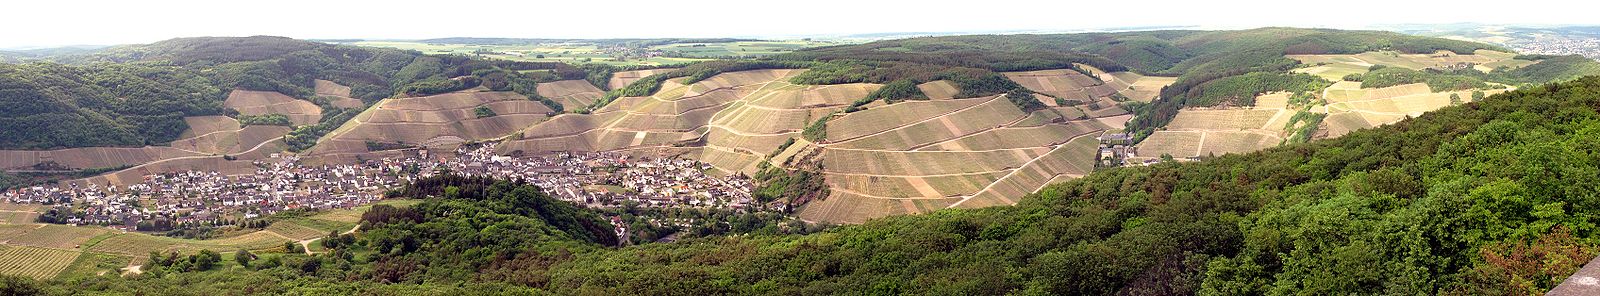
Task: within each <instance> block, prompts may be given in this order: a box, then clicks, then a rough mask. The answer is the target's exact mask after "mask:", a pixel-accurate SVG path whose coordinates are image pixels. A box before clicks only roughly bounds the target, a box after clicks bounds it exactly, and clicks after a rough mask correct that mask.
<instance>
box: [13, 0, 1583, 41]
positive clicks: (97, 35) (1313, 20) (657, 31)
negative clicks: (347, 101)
mask: <svg viewBox="0 0 1600 296" xmlns="http://www.w3.org/2000/svg"><path fill="white" fill-rule="evenodd" d="M7 2H9V3H4V4H0V9H3V10H4V11H5V13H4V14H3V16H0V27H4V28H5V29H4V30H0V48H11V47H26V46H59V45H74V44H127V43H148V42H153V41H159V40H163V39H168V38H173V37H193V36H249V35H278V36H288V37H295V38H368V39H379V38H392V39H419V38H436V37H459V36H469V37H525V38H540V37H548V38H623V37H775V36H800V35H835V34H855V33H876V32H950V31H964V32H971V31H1005V30H1072V29H1093V28H1108V27H1126V26H1172V25H1194V26H1203V27H1207V28H1246V27H1258V26H1296V27H1334V28H1361V27H1364V26H1366V25H1370V24H1396V23H1457V22H1480V23H1515V24H1595V23H1600V17H1596V16H1595V15H1596V12H1597V11H1600V10H1597V8H1600V4H1597V3H1600V2H1595V1H1570V2H1572V3H1563V1H1545V0H1526V1H1512V2H1510V3H1502V4H1496V5H1480V4H1472V3H1471V2H1470V1H1404V0H1386V1H1368V0H1333V1H1293V0H1288V1H1203V0H1182V1H1167V0H1137V1H1124V0H1095V1H1072V0H1055V1H1016V0H967V1H872V0H784V1H754V0H746V1H736V0H711V1H694V0H654V1H632V0H626V1H623V0H613V1H597V0H565V1H497V0H478V1H451V0H430V1H339V0H273V1H225V0H216V1H84V0H48V1H16V2H13V1H7ZM1284 2H1292V3H1294V4H1284ZM456 3H459V4H456Z"/></svg>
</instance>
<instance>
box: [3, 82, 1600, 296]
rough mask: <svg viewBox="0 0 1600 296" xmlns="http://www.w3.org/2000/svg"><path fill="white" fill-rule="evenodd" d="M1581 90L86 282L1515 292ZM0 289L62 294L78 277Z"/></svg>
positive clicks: (527, 221)
mask: <svg viewBox="0 0 1600 296" xmlns="http://www.w3.org/2000/svg"><path fill="white" fill-rule="evenodd" d="M1596 93H1600V78H1596V77H1588V78H1582V79H1578V80H1576V81H1572V82H1565V83H1555V84H1549V85H1542V86H1536V87H1525V88H1521V89H1518V90H1515V91H1510V92H1507V93H1504V94H1497V95H1492V96H1489V97H1487V98H1485V99H1483V100H1479V101H1475V102H1471V103H1467V104H1464V105H1460V106H1451V107H1444V108H1441V109H1439V110H1436V111H1434V112H1428V113H1426V114H1424V115H1422V116H1419V117H1416V118H1411V119H1406V120H1402V121H1400V122H1398V123H1395V124H1391V125H1387V126H1383V127H1377V128H1371V129H1365V130H1359V131H1353V132H1351V133H1349V134H1347V135H1345V136H1342V137H1339V138H1335V139H1324V140H1316V141H1312V142H1308V143H1296V144H1290V145H1287V146H1284V147H1275V148H1269V149H1265V150H1261V151H1257V152H1252V153H1243V154H1231V155H1224V156H1219V157H1216V158H1212V159H1207V160H1204V161H1199V162H1176V161H1167V162H1162V163H1158V164H1155V165H1151V166H1140V167H1126V168H1117V169H1110V170H1105V171H1100V172H1095V173H1093V174H1089V175H1086V176H1084V177H1082V178H1078V179H1074V180H1068V181H1064V182H1061V183H1058V184H1053V185H1048V186H1046V187H1045V188H1044V189H1042V190H1040V191H1039V192H1037V193H1033V194H1028V195H1026V196H1024V197H1023V198H1021V199H1020V200H1019V201H1018V204H1017V205H1014V206H999V207H988V208H982V209H957V210H945V211H939V212H935V213H932V214H928V215H912V216H897V217H889V218H884V219H876V220H872V221H869V222H866V223H864V224H861V225H848V226H841V227H837V228H832V229H829V230H826V231H822V232H818V233H810V234H779V233H776V232H757V233H752V234H748V235H740V236H726V237H708V238H702V239H693V240H686V241H679V242H676V243H658V244H646V245H639V246H629V247H620V248H613V247H607V246H608V245H609V243H610V242H612V241H611V240H608V238H607V234H609V232H606V231H603V230H602V231H596V227H595V226H599V225H601V223H604V222H603V220H600V219H596V218H595V217H596V215H595V214H594V212H592V211H593V210H590V209H583V208H576V207H572V206H571V205H569V204H565V203H560V202H555V201H553V200H551V199H550V198H549V197H546V196H543V195H542V194H540V193H538V191H537V190H534V189H533V188H532V187H529V186H526V185H525V184H517V183H513V182H509V181H498V182H496V181H491V180H473V179H463V178H451V177H441V178H437V179H430V180H423V181H421V182H418V183H416V184H414V185H410V186H407V187H405V188H400V189H397V190H396V191H395V193H394V195H395V196H404V197H433V198H430V199H427V200H425V201H422V202H421V203H419V204H417V205H414V206H411V207H408V208H395V207H384V208H383V209H379V207H374V208H373V210H372V211H371V212H369V213H374V214H371V215H363V218H362V221H363V223H365V224H364V225H367V226H370V227H363V229H362V232H361V234H360V239H359V240H358V241H359V242H363V243H364V244H356V245H348V246H345V247H341V248H340V249H339V251H335V252H332V253H333V254H335V255H316V256H304V255H282V256H281V257H280V258H279V260H278V263H277V264H266V265H265V266H259V265H258V266H257V267H254V268H231V269H228V270H226V271H189V272H181V271H179V272H170V273H168V274H166V275H165V276H141V277H129V278H95V279H90V280H88V281H93V282H95V283H97V286H96V287H98V289H101V290H105V291H115V292H121V293H151V294H195V295H203V294H214V293H230V292H232V293H244V294H298V293H316V292H318V291H330V290H331V291H347V292H348V293H374V294H386V293H404V292H415V291H434V292H437V293H471V292H484V291H493V292H497V293H529V294H536V293H562V294H632V293H637V294H674V293H707V294H850V293H861V292H863V291H870V293H883V294H929V293H954V294H967V295H995V294H1051V295H1113V294H1201V295H1238V294H1277V293H1312V294H1343V293H1352V294H1430V295H1434V294H1439V295H1482V294H1501V293H1507V291H1517V292H1515V293H1519V294H1520V293H1522V292H1528V293H1538V292H1539V291H1546V290H1548V289H1549V288H1550V287H1553V286H1554V285H1555V284H1556V283H1559V282H1560V281H1561V279H1562V278H1564V277H1565V276H1566V275H1567V274H1570V273H1571V271H1573V270H1576V269H1577V268H1578V267H1579V266H1580V265H1582V264H1583V263H1584V262H1585V258H1589V257H1592V256H1594V255H1595V254H1600V249H1596V247H1595V246H1594V244H1593V241H1594V240H1595V239H1597V235H1600V234H1597V233H1596V232H1595V231H1593V230H1592V229H1591V228H1592V227H1590V224H1592V223H1591V222H1589V221H1592V220H1593V219H1595V217H1594V216H1595V215H1596V213H1594V212H1593V211H1591V210H1589V209H1592V208H1594V207H1596V206H1600V205H1597V204H1596V202H1597V201H1596V200H1594V199H1593V198H1590V197H1592V196H1596V195H1597V194H1600V193H1597V192H1596V190H1597V189H1600V183H1597V182H1600V181H1597V180H1596V179H1595V178H1594V176H1595V175H1596V174H1595V172H1600V166H1597V164H1600V159H1596V155H1600V153H1596V151H1594V150H1595V148H1596V147H1600V145H1596V144H1597V143H1595V141H1596V139H1600V137H1596V133H1600V124H1597V122H1600V108H1597V107H1596V106H1600V96H1595V95H1594V94H1596ZM899 104H906V103H905V102H902V103H899ZM891 106H893V105H891ZM871 110H872V108H869V109H868V111H871ZM862 112H866V111H862ZM1551 119H1557V120H1551ZM447 192H453V193H447ZM480 225H492V226H488V227H482V226H480ZM508 229H516V230H518V231H504V230H508ZM602 229H603V228H602ZM469 238H470V239H469ZM106 241H107V242H109V241H110V240H106ZM69 243H70V242H69ZM101 244H106V242H102V243H101ZM341 251H342V252H350V253H355V254H364V255H359V256H340V255H337V254H339V252H341ZM0 254H36V252H35V250H31V249H30V250H21V251H16V252H4V253H0ZM488 254H494V255H488ZM35 256H38V257H39V258H57V257H60V256H58V255H50V256H49V257H46V256H42V255H35ZM52 260H56V261H58V262H59V261H61V260H62V259H52ZM308 262H314V263H308ZM263 264H265V263H263ZM227 266H228V267H233V265H227ZM1513 267H1514V268H1513ZM32 268H35V269H38V270H46V272H48V271H49V270H59V269H60V267H59V264H58V265H51V266H36V267H32ZM308 270H311V271H308ZM1506 279H1520V280H1516V281H1510V280H1506ZM8 281H9V282H12V283H16V284H15V285H17V286H18V287H31V288H37V289H42V290H43V292H46V293H52V294H65V293H68V292H69V291H70V290H69V289H75V288H80V284H79V283H81V281H84V280H79V281H63V280H56V281H47V282H43V283H39V282H33V281H29V280H22V279H14V278H13V279H8ZM241 281H244V282H249V283H251V284H250V285H251V286H250V287H249V288H248V289H245V290H240V289H241V288H240V287H239V285H240V283H241Z"/></svg>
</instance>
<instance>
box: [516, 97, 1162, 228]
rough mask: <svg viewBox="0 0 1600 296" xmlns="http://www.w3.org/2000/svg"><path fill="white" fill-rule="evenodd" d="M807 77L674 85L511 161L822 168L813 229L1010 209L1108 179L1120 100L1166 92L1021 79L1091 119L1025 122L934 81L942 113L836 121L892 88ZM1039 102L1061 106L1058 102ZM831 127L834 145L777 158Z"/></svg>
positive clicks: (898, 112)
mask: <svg viewBox="0 0 1600 296" xmlns="http://www.w3.org/2000/svg"><path fill="white" fill-rule="evenodd" d="M801 73H803V71H802V70H754V71H740V72H730V73H723V74H720V75H716V76H713V77H710V78H708V79H705V80H703V81H698V82H694V83H688V84H685V81H683V80H682V79H681V78H680V79H671V80H667V81H666V82H665V83H663V85H662V86H661V88H660V89H659V90H658V91H656V92H655V93H654V94H653V95H650V96H642V97H623V98H618V99H617V100H616V101H615V102H612V103H611V104H609V105H607V106H605V107H603V108H600V109H598V110H596V111H595V112H594V113H593V114H563V115H559V116H556V117H554V118H551V119H550V120H548V121H545V122H542V123H538V124H535V125H533V126H532V127H530V128H527V129H525V130H523V131H521V134H522V137H521V138H516V139H511V140H510V141H508V142H507V143H506V144H504V145H501V146H499V149H501V151H500V152H501V153H507V154H513V153H540V152H552V151H622V152H628V153H638V154H648V155H660V154H670V155H683V156H686V157H690V158H695V159H699V160H701V161H705V162H707V163H710V164H712V165H713V166H714V167H715V170H716V171H719V172H721V173H728V174H731V173H743V174H754V173H755V172H756V170H757V168H758V167H759V164H760V163H762V162H763V161H770V162H771V163H773V164H784V163H794V162H797V161H800V160H801V159H802V158H807V157H808V156H811V155H815V156H814V157H815V159H814V160H815V161H820V162H821V164H822V165H821V167H822V168H823V171H822V173H823V174H824V175H825V176H826V178H827V185H828V186H829V187H830V188H831V189H832V192H833V193H832V195H831V196H829V197H828V198H827V199H824V200H821V201H812V202H811V204H810V205H808V206H806V207H805V208H803V209H802V210H801V211H800V213H799V215H800V217H801V218H803V219H806V220H811V221H829V222H844V223H858V222H862V221H865V220H867V219H871V218H876V217H883V216H888V215H896V214H911V213H924V212H929V211H933V210H937V209H942V208H948V207H956V206H961V207H977V206H986V205H996V204H1009V203H1013V202H1015V200H1014V199H1013V198H1014V197H1015V196H1018V195H1020V194H1024V193H1028V192H1032V191H1034V190H1037V189H1038V188H1040V187H1043V186H1044V185H1045V184H1046V183H1048V182H1049V181H1051V180H1059V179H1058V177H1074V176H1080V175H1083V174H1087V173H1088V172H1089V171H1091V170H1093V168H1094V158H1095V156H1094V154H1095V151H1096V147H1097V146H1098V145H1097V143H1098V140H1097V139H1096V136H1098V135H1099V134H1100V133H1101V132H1103V131H1107V130H1115V129H1119V128H1120V127H1121V125H1122V124H1123V122H1125V121H1127V120H1128V118H1129V117H1128V116H1126V115H1125V114H1127V113H1128V111H1127V110H1125V109H1123V108H1122V107H1121V106H1120V103H1119V102H1117V101H1116V100H1115V99H1114V98H1113V94H1119V89H1118V88H1119V87H1121V88H1122V89H1121V90H1122V91H1129V92H1130V93H1132V92H1138V91H1150V89H1149V87H1152V86H1154V85H1155V84H1158V83H1159V81H1161V79H1151V80H1140V79H1142V78H1139V77H1135V76H1130V75H1126V74H1123V73H1121V72H1118V73H1103V72H1102V73H1101V74H1103V75H1100V76H1104V77H1108V78H1113V79H1117V80H1114V81H1116V83H1115V84H1112V83H1106V82H1103V81H1101V80H1100V79H1099V78H1097V77H1091V76H1087V75H1084V74H1082V73H1078V72H1076V71H1072V70H1049V71H1033V72H1021V73H1014V74H1011V75H1008V77H1010V78H1011V79H1013V80H1017V81H1019V82H1021V83H1022V84H1023V85H1024V86H1029V87H1030V88H1034V89H1035V90H1036V91H1040V92H1041V93H1045V94H1055V95H1058V96H1061V97H1064V99H1067V100H1072V101H1077V102H1081V103H1080V106H1063V107H1060V108H1057V109H1044V110H1039V111H1034V112H1023V111H1022V110H1020V109H1019V108H1018V107H1017V106H1016V105H1014V103H1012V102H1010V101H1009V100H1008V99H1007V98H1006V97H1005V96H1000V95H996V96H985V97H975V98H957V97H955V96H956V94H957V93H959V89H958V88H957V87H956V85H955V84H952V83H950V82H948V81H934V82H929V83H924V84H921V85H919V86H918V89H919V90H921V91H923V92H924V93H925V94H926V95H927V96H928V97H929V98H931V100H924V101H918V100H912V101H904V102H899V103H894V104H883V103H874V104H869V105H866V109H865V110H861V111H858V112H853V113H848V114H842V115H831V114H836V112H838V111H841V110H843V109H844V107H846V106H847V105H849V104H850V103H851V102H852V101H855V100H856V99H859V98H861V97H864V96H866V94H867V93H870V92H872V91H874V90H876V89H878V88H879V87H880V86H879V85H875V84H839V85H820V86H819V85H799V84H793V83H791V82H789V81H788V80H789V79H788V78H791V77H795V75H800V74H801ZM630 75H637V74H630ZM1118 75H1120V77H1125V78H1116V77H1119V76H1118ZM1129 81H1132V82H1131V83H1143V86H1138V87H1135V86H1132V84H1129V83H1130V82H1129ZM1140 81H1143V82H1140ZM1152 81H1157V82H1152ZM1154 87H1156V88H1157V89H1159V86H1154ZM1039 98H1041V99H1040V100H1041V102H1043V103H1047V104H1048V105H1056V101H1057V100H1056V99H1055V98H1053V97H1049V96H1039ZM1069 115H1070V116H1069ZM823 118H828V120H827V124H826V127H825V129H826V134H827V138H826V139H825V140H824V141H822V142H820V143H813V142H811V141H797V143H796V144H793V145H792V146H790V147H789V148H788V149H786V150H783V151H778V150H777V149H778V148H779V147H780V146H782V145H783V144H784V143H785V142H788V141H790V140H791V139H797V138H798V137H799V136H800V132H801V131H802V130H804V129H805V128H806V126H807V125H809V124H811V123H813V122H817V121H818V120H820V119H823ZM774 153H776V154H774ZM769 155H770V156H771V157H769Z"/></svg>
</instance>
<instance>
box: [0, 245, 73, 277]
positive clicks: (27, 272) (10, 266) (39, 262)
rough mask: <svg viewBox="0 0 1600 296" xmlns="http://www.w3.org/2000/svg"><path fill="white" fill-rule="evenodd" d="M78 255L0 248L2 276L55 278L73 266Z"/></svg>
mask: <svg viewBox="0 0 1600 296" xmlns="http://www.w3.org/2000/svg"><path fill="white" fill-rule="evenodd" d="M78 255H79V253H78V252H75V251H65V250H58V249H49V248H37V247H24V246H0V274H9V275H19V276H25V277H31V278H35V279H48V278H54V277H56V275H58V274H61V271H63V270H66V269H67V267H68V266H71V265H72V263H73V262H74V261H76V260H77V259H78Z"/></svg>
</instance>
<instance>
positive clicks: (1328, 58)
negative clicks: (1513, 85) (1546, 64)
mask: <svg viewBox="0 0 1600 296" xmlns="http://www.w3.org/2000/svg"><path fill="white" fill-rule="evenodd" d="M1516 56H1517V55H1516V54H1515V53H1508V52H1499V51H1492V50H1481V49H1480V50H1478V51H1475V52H1473V53H1472V54H1456V53H1452V52H1449V51H1439V52H1436V53H1432V54H1404V53H1399V52H1392V51H1373V52H1363V53H1360V54H1323V55H1287V56H1286V57H1288V58H1291V59H1295V60H1298V61H1300V63H1302V64H1305V65H1307V67H1305V68H1300V69H1295V72H1299V73H1306V74H1312V75H1317V76H1319V77H1322V78H1323V79H1327V80H1329V81H1339V80H1341V79H1343V78H1344V76H1345V75H1350V74H1363V73H1367V70H1368V69H1369V68H1370V67H1372V66H1373V65H1384V66H1390V67H1401V68H1406V69H1411V70H1422V69H1427V68H1441V67H1456V66H1461V65H1471V68H1472V69H1475V70H1478V71H1481V72H1485V73H1488V72H1490V71H1493V70H1494V69H1496V68H1500V67H1507V68H1520V67H1523V66H1527V65H1532V64H1533V63H1535V62H1534V61H1528V60H1518V59H1514V57H1516Z"/></svg>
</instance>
